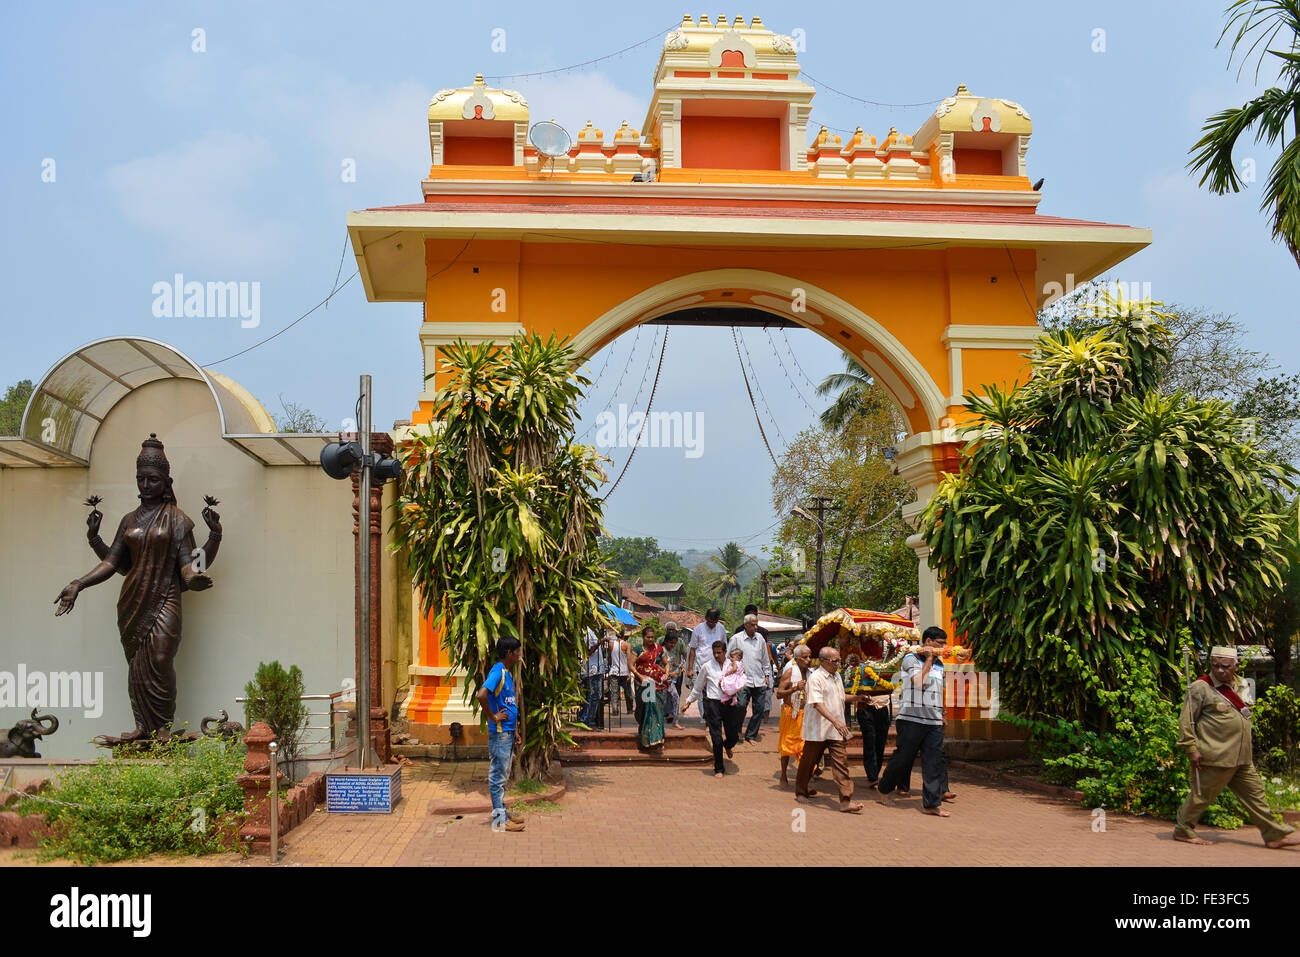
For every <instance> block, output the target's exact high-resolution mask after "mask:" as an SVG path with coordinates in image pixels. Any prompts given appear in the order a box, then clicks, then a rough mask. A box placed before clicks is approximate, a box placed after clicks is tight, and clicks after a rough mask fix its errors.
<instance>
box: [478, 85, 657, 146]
mask: <svg viewBox="0 0 1300 957" xmlns="http://www.w3.org/2000/svg"><path fill="white" fill-rule="evenodd" d="M526 82H527V89H526V90H524V91H522V92H523V94H524V96H525V97H526V98H527V99H528V118H529V122H532V123H536V122H538V121H540V120H550V119H554V120H555V121H556V122H557V123H559V124H560V125H561V126H563V127H564V128H565V129H566V130H568V131H569V135H570V136H572V137H573V138H574V139H575V140H576V139H577V138H578V131H579V130H580V129H582V128H583V127H584V126H586V125H587V121H588V120H591V121H592V123H593V124H594V125H595V126H596V128H597V129H600V130H603V131H604V132H605V140H606V142H609V141H611V140H613V138H614V131H615V130H617V129H618V127H619V124H620V123H622V122H623V121H624V120H627V124H628V126H631V127H632V128H633V129H638V130H640V129H641V123H642V122H643V121H644V120H645V113H646V110H647V109H648V108H649V106H650V100H649V90H647V91H646V93H647V95H646V96H638V95H634V94H632V93H629V92H627V91H626V90H622V89H619V88H618V87H617V86H615V85H614V83H613V82H612V81H611V80H610V79H609V78H608V77H606V76H604V75H603V74H601V73H574V74H559V75H557V76H535V77H529V78H528V79H527V81H526ZM503 85H504V86H507V87H509V86H510V85H511V81H510V80H506V81H505V82H504V84H503ZM641 132H642V133H643V134H644V133H646V132H647V131H646V130H641Z"/></svg>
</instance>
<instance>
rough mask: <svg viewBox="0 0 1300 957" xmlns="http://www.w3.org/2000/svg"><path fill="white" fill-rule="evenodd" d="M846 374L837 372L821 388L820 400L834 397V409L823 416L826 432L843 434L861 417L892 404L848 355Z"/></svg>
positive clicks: (818, 389)
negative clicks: (885, 404)
mask: <svg viewBox="0 0 1300 957" xmlns="http://www.w3.org/2000/svg"><path fill="white" fill-rule="evenodd" d="M843 359H844V371H843V372H833V373H831V374H830V375H828V376H827V377H826V378H825V379H823V380H822V384H821V385H819V386H818V387H817V394H818V395H820V396H823V397H824V396H834V401H833V402H832V403H831V406H830V408H828V409H827V410H826V411H825V412H823V413H822V414H821V423H822V425H823V426H825V427H826V428H828V429H830V430H832V431H834V432H841V431H843V430H844V429H846V428H848V425H849V423H850V422H852V421H853V420H854V419H857V418H858V417H860V416H862V415H864V414H866V413H869V412H873V411H875V410H876V409H878V408H880V406H881V404H882V403H885V402H887V401H888V399H886V398H885V396H884V395H883V394H882V393H881V391H880V386H878V385H876V380H875V379H874V378H872V376H871V373H870V372H868V371H867V370H866V369H864V368H862V366H860V365H858V363H857V361H856V360H855V359H854V358H853V357H852V356H851V355H849V354H848V353H847V352H845V353H843Z"/></svg>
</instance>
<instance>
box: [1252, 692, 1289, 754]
mask: <svg viewBox="0 0 1300 957" xmlns="http://www.w3.org/2000/svg"><path fill="white" fill-rule="evenodd" d="M1251 719H1252V725H1253V727H1252V728H1251V730H1252V732H1254V733H1253V734H1252V736H1251V737H1252V742H1251V743H1252V744H1253V745H1254V747H1255V755H1256V759H1257V760H1258V761H1259V763H1260V764H1261V765H1263V766H1264V767H1265V768H1268V769H1269V770H1273V771H1289V772H1291V773H1293V774H1294V773H1295V772H1296V771H1300V695H1297V694H1296V693H1295V691H1294V690H1292V689H1291V688H1289V687H1287V686H1286V685H1273V686H1272V687H1271V688H1269V689H1268V691H1266V692H1265V693H1264V694H1263V695H1262V696H1261V697H1260V699H1259V702H1258V703H1257V704H1256V705H1255V707H1254V708H1253V709H1252V714H1251Z"/></svg>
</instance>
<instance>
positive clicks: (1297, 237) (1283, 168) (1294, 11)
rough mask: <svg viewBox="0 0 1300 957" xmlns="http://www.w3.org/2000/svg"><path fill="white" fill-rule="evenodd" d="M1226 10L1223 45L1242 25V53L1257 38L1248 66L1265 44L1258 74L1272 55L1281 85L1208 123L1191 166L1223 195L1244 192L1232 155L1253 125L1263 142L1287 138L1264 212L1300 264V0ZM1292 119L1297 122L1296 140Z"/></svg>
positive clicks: (1262, 0)
mask: <svg viewBox="0 0 1300 957" xmlns="http://www.w3.org/2000/svg"><path fill="white" fill-rule="evenodd" d="M1226 13H1227V14H1228V23H1227V25H1226V26H1225V27H1224V28H1223V33H1222V34H1221V35H1220V36H1219V42H1220V43H1222V42H1223V38H1224V37H1225V36H1227V35H1228V34H1229V33H1231V32H1232V31H1233V29H1234V28H1235V30H1236V33H1235V35H1234V36H1233V38H1232V57H1234V58H1235V57H1236V55H1237V53H1238V51H1239V50H1241V49H1242V48H1243V47H1244V46H1245V44H1246V42H1247V41H1248V40H1249V41H1250V46H1249V48H1246V49H1245V52H1244V53H1243V56H1242V61H1243V62H1242V68H1244V67H1245V65H1246V64H1245V61H1246V60H1248V59H1249V58H1250V57H1251V56H1252V55H1253V54H1254V53H1255V51H1256V49H1258V48H1259V47H1260V45H1261V44H1263V48H1262V49H1260V50H1259V57H1258V61H1257V63H1256V66H1255V76H1256V78H1258V76H1259V71H1260V69H1261V68H1262V67H1263V66H1264V63H1265V60H1264V57H1265V56H1269V57H1276V58H1277V61H1278V64H1280V66H1279V71H1280V72H1279V74H1278V79H1279V80H1280V81H1281V85H1280V86H1274V87H1270V88H1269V89H1267V90H1265V91H1264V92H1263V93H1261V94H1260V95H1259V96H1257V97H1255V98H1254V99H1253V100H1250V101H1249V102H1247V103H1245V104H1244V105H1242V106H1239V107H1235V108H1233V109H1227V110H1224V111H1223V112H1221V113H1216V114H1215V115H1214V116H1212V117H1210V118H1209V119H1208V120H1206V121H1205V126H1204V127H1202V131H1203V133H1204V135H1203V136H1202V137H1201V138H1200V140H1198V141H1197V143H1196V145H1195V146H1193V147H1192V151H1193V153H1194V156H1193V158H1192V161H1191V162H1190V163H1188V164H1187V165H1188V166H1189V167H1191V169H1192V170H1193V172H1200V174H1201V181H1200V184H1199V185H1201V186H1204V185H1206V183H1207V182H1208V183H1209V187H1210V190H1211V191H1212V192H1214V193H1217V194H1219V195H1220V196H1221V195H1223V194H1224V193H1227V192H1229V191H1231V192H1234V193H1237V192H1240V191H1241V183H1242V180H1241V177H1240V176H1239V175H1238V173H1237V169H1236V166H1235V165H1234V164H1233V160H1232V153H1233V149H1234V148H1235V147H1236V145H1237V140H1238V138H1239V137H1240V136H1241V135H1242V134H1243V133H1246V132H1247V131H1249V130H1252V129H1253V130H1254V134H1255V141H1256V142H1264V143H1267V144H1268V145H1269V146H1273V145H1274V144H1275V143H1277V142H1278V141H1279V140H1280V141H1281V143H1282V152H1281V153H1280V154H1279V155H1278V157H1277V159H1276V160H1275V161H1274V162H1273V166H1272V167H1271V168H1270V170H1269V175H1268V181H1267V182H1266V183H1265V184H1264V195H1263V197H1262V199H1261V200H1260V209H1261V210H1263V211H1265V212H1268V213H1270V214H1271V216H1272V219H1273V238H1274V239H1277V240H1281V241H1282V242H1283V243H1285V244H1286V247H1287V249H1289V250H1290V251H1291V255H1292V256H1293V257H1295V261H1296V265H1297V266H1300V0H1236V2H1234V3H1232V4H1231V5H1230V6H1229V7H1228V9H1227V11H1226ZM1268 62H1270V63H1273V62H1274V61H1272V60H1270V61H1268ZM1275 65H1276V64H1275ZM1239 72H1240V71H1239ZM1288 124H1290V126H1291V141H1290V142H1289V143H1288V142H1287V139H1286V133H1287V125H1288Z"/></svg>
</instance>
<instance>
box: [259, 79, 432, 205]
mask: <svg viewBox="0 0 1300 957" xmlns="http://www.w3.org/2000/svg"><path fill="white" fill-rule="evenodd" d="M242 81H243V84H244V88H245V89H247V90H248V91H249V93H250V95H251V97H252V99H253V103H254V106H253V109H254V111H255V112H256V113H257V114H258V116H259V117H260V118H262V119H265V120H269V121H271V122H273V123H275V124H276V126H277V128H279V129H286V128H287V129H293V130H296V131H301V135H302V136H304V137H305V138H306V140H307V141H308V143H310V144H311V145H312V146H313V147H315V148H317V149H319V150H320V151H321V153H323V154H324V155H323V156H322V160H321V162H322V164H323V167H327V168H328V169H329V170H330V172H331V175H337V171H338V170H339V168H340V164H341V163H342V162H343V160H344V159H352V160H355V161H356V165H357V171H356V172H357V178H358V180H359V181H360V180H366V181H370V182H373V180H375V179H384V178H394V177H396V178H397V181H398V182H399V183H400V184H401V185H402V186H404V187H405V188H406V189H408V190H409V189H411V187H412V185H413V184H415V183H418V182H419V181H420V180H421V179H423V178H424V175H425V173H426V172H427V170H428V166H429V159H430V158H429V126H428V112H429V99H430V98H431V97H432V95H433V94H432V93H431V92H430V91H429V90H428V89H427V88H426V87H424V86H423V85H422V84H419V83H417V82H415V81H414V80H405V81H403V82H401V83H398V84H396V85H393V86H389V87H384V88H379V89H377V88H375V87H372V86H370V85H369V84H365V83H353V82H351V81H349V80H346V79H344V78H343V77H339V76H327V77H323V78H321V79H319V80H312V81H310V82H309V81H308V80H306V79H305V77H304V75H302V74H297V73H294V74H288V73H283V72H276V71H275V70H272V69H270V68H266V67H257V68H254V69H250V70H247V71H245V73H244V75H243V77H242Z"/></svg>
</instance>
